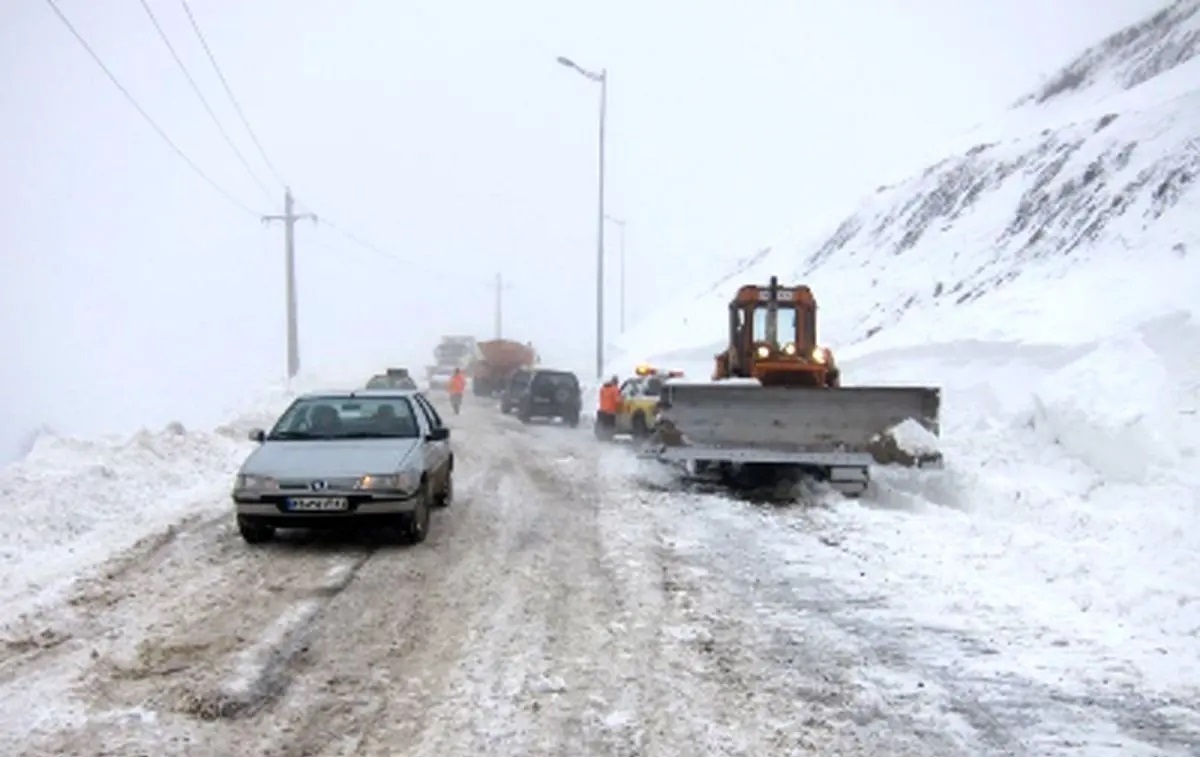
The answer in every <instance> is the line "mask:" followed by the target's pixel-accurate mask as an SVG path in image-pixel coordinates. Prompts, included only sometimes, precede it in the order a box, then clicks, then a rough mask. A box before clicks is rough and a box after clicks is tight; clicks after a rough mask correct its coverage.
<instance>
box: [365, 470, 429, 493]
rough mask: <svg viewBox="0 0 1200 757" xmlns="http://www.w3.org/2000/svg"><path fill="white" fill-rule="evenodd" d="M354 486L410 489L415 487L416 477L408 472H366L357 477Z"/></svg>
mask: <svg viewBox="0 0 1200 757" xmlns="http://www.w3.org/2000/svg"><path fill="white" fill-rule="evenodd" d="M355 488H356V489H366V490H374V489H386V490H394V489H399V490H401V491H411V490H412V489H415V488H417V479H416V477H415V476H413V475H412V474H410V473H388V474H368V475H365V476H363V477H361V478H359V479H358V483H357V484H355Z"/></svg>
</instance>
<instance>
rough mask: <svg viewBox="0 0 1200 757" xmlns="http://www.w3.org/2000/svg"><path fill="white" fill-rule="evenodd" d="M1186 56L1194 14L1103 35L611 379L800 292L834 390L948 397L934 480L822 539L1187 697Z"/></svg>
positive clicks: (1196, 342)
mask: <svg viewBox="0 0 1200 757" xmlns="http://www.w3.org/2000/svg"><path fill="white" fill-rule="evenodd" d="M1197 52H1200V2H1198V1H1197V0H1187V1H1186V2H1178V3H1175V4H1174V5H1172V6H1171V7H1170V8H1168V9H1166V10H1164V11H1162V12H1160V13H1158V14H1156V15H1155V16H1154V17H1153V18H1151V19H1148V20H1146V21H1145V22H1144V23H1141V24H1138V25H1135V26H1133V27H1130V28H1129V29H1126V30H1122V31H1121V32H1118V33H1117V34H1115V35H1113V36H1111V37H1110V38H1108V39H1106V40H1104V41H1103V42H1101V43H1100V44H1098V45H1097V46H1095V47H1093V48H1091V49H1089V50H1087V51H1085V52H1084V53H1083V54H1082V55H1081V56H1079V57H1078V58H1077V59H1076V60H1075V61H1072V62H1071V63H1069V64H1068V65H1067V66H1066V67H1065V68H1064V69H1063V70H1062V71H1061V72H1060V73H1059V74H1058V75H1056V76H1054V77H1051V78H1050V79H1049V80H1048V81H1047V82H1046V83H1044V84H1043V85H1042V86H1040V87H1039V88H1038V89H1037V91H1035V92H1033V93H1031V94H1030V95H1029V96H1028V97H1026V98H1023V99H1022V100H1021V101H1020V102H1019V103H1018V104H1017V105H1016V106H1014V107H1013V108H1012V109H1010V110H1009V111H1008V112H1006V113H1003V114H1001V115H1000V117H998V118H997V120H996V122H995V123H992V124H987V125H985V126H983V127H981V128H979V129H976V130H975V131H974V132H972V133H971V134H970V135H968V138H969V142H967V143H966V144H965V145H964V147H963V149H961V150H959V151H956V152H954V153H953V154H951V155H949V156H948V157H946V158H945V159H944V160H942V161H940V162H938V163H936V164H935V165H932V166H930V167H929V168H928V169H926V170H925V171H923V172H921V173H920V174H919V175H916V176H913V177H911V178H909V179H908V180H906V181H903V182H901V183H899V184H896V185H894V186H889V187H880V188H879V189H878V190H877V191H876V192H875V193H874V194H873V195H872V196H870V197H868V198H866V199H865V200H864V202H863V204H862V206H861V207H860V208H859V209H858V210H857V211H856V212H855V213H854V214H852V215H851V216H849V217H847V218H846V219H844V220H843V221H842V222H841V223H840V224H838V225H837V226H836V228H834V229H833V230H832V233H831V234H830V235H829V237H828V238H827V239H825V240H823V241H822V242H821V243H819V244H816V245H812V246H809V247H806V248H803V249H799V250H786V249H778V248H776V249H773V250H770V251H768V252H767V253H766V254H761V255H760V256H758V257H757V259H755V260H754V261H753V262H752V263H751V264H750V265H741V266H739V270H738V271H736V272H735V275H732V276H731V277H729V278H728V280H725V281H723V282H721V283H720V285H719V286H717V287H716V288H715V289H712V290H711V291H705V292H704V293H703V294H701V295H700V296H699V297H696V296H688V297H684V298H681V299H680V300H678V301H676V302H675V303H673V304H672V305H671V306H669V307H667V308H664V309H663V310H662V311H660V312H658V313H657V314H655V316H653V317H652V318H651V319H649V320H648V321H647V322H646V323H644V324H642V325H640V326H639V328H638V329H636V330H635V331H633V332H631V333H630V334H629V335H628V338H627V339H626V340H625V341H624V342H623V343H622V344H621V348H622V350H623V352H622V354H621V355H620V358H619V359H618V360H616V361H614V363H613V365H612V368H611V372H621V373H627V372H628V371H629V370H630V367H631V366H632V365H633V364H634V363H635V362H640V361H650V362H655V363H658V364H660V365H662V367H665V368H683V369H685V370H687V371H688V372H689V374H690V375H693V376H695V375H700V376H703V375H706V374H707V373H708V372H710V371H711V365H712V355H713V354H714V353H715V352H716V351H717V350H718V349H720V348H721V347H722V345H723V339H724V332H725V328H726V312H727V311H726V303H727V302H728V300H729V298H730V297H731V296H732V294H733V292H734V289H735V288H736V286H737V285H738V284H739V283H742V282H751V281H756V282H765V281H766V280H767V278H768V277H769V276H770V275H771V274H777V275H779V276H780V278H781V280H784V281H793V282H804V283H807V284H809V285H810V286H812V287H813V289H814V292H815V294H816V296H817V300H818V303H819V304H820V327H819V328H820V338H821V340H822V341H823V342H824V343H826V344H830V345H833V346H834V347H835V348H837V349H838V351H839V357H840V360H841V363H842V365H843V380H844V381H846V382H847V383H848V384H854V383H920V384H930V385H940V386H942V387H943V388H944V391H943V432H942V437H943V438H942V447H943V453H944V454H945V456H946V470H945V471H944V472H942V473H939V474H931V473H913V472H888V471H881V472H879V474H878V476H877V480H876V485H877V491H876V493H875V496H874V498H873V501H872V500H868V501H866V502H864V503H862V504H852V503H840V504H839V505H838V506H837V507H836V508H835V509H834V510H833V511H832V512H831V513H829V514H828V516H827V517H828V518H830V519H831V521H830V522H831V524H833V526H834V527H837V528H843V529H847V530H850V531H852V532H853V533H854V534H855V537H854V538H855V539H856V540H857V543H858V544H857V546H856V549H859V548H861V549H860V551H861V553H862V554H868V555H878V558H877V559H878V560H879V561H881V562H882V563H884V564H885V565H886V570H887V571H889V574H890V575H891V578H889V580H895V581H898V580H900V578H899V577H900V576H908V580H910V581H911V582H912V585H911V587H910V588H911V590H912V591H911V592H903V595H904V596H905V597H909V596H910V594H911V597H912V598H923V599H922V600H920V601H922V602H924V603H927V604H928V605H929V610H930V615H931V617H932V616H935V615H937V614H938V613H943V614H945V613H952V611H953V610H954V609H955V608H956V607H957V608H958V610H959V611H960V612H959V614H961V611H962V608H963V607H976V608H978V612H979V613H980V616H981V618H982V619H981V620H980V623H981V624H983V625H985V626H986V625H987V624H988V623H992V624H997V623H998V624H1001V625H1004V626H1010V625H1012V623H1013V622H1014V621H1013V620H1012V618H1011V617H1010V616H1013V615H1014V614H1015V615H1016V616H1019V617H1021V618H1023V619H1024V621H1025V624H1026V627H1027V628H1036V629H1051V630H1047V631H1045V632H1044V633H1043V632H1042V631H1038V632H1037V633H1033V632H1031V633H1033V636H1032V637H1031V640H1030V641H1029V643H1031V644H1036V642H1037V640H1038V639H1042V638H1043V637H1045V638H1049V635H1051V634H1053V633H1066V632H1067V631H1068V630H1069V631H1070V633H1071V634H1072V637H1073V638H1075V639H1081V638H1086V639H1088V640H1089V641H1090V642H1093V643H1094V644H1096V645H1100V647H1102V648H1103V649H1104V650H1106V651H1105V653H1104V659H1106V660H1108V659H1119V660H1123V661H1129V662H1132V663H1133V664H1134V665H1135V666H1136V670H1137V671H1138V675H1140V676H1141V677H1142V678H1141V679H1140V683H1141V684H1142V685H1144V686H1153V685H1156V684H1160V683H1161V684H1166V683H1167V682H1168V681H1172V680H1174V681H1185V682H1186V681H1188V680H1191V681H1193V682H1194V681H1195V680H1200V655H1198V654H1197V652H1196V647H1195V635H1196V633H1197V632H1198V629H1200V596H1198V595H1197V594H1196V592H1195V589H1194V585H1195V579H1194V577H1195V575H1196V574H1197V573H1198V572H1200V530H1198V529H1196V528H1195V527H1194V524H1195V523H1196V522H1197V517H1198V516H1200V465H1198V464H1197V450H1200V416H1197V415H1196V409H1197V405H1200V360H1197V358H1196V356H1197V355H1200V298H1198V297H1197V293H1198V292H1200V226H1198V225H1197V224H1196V219H1197V218H1200V192H1197V190H1196V186H1197V183H1198V181H1200V133H1198V132H1197V125H1198V124H1200V56H1197ZM913 511H919V512H920V513H921V517H913ZM889 593H892V594H896V593H900V592H898V590H897V587H896V586H894V585H893V586H892V587H891V588H890V589H889ZM910 609H911V607H910ZM989 609H990V612H989ZM913 611H915V610H913ZM1074 664H1078V660H1076V661H1075V663H1074ZM1122 664H1123V665H1124V664H1125V663H1122ZM1030 665H1033V663H1030ZM1187 676H1191V678H1190V679H1188V678H1187Z"/></svg>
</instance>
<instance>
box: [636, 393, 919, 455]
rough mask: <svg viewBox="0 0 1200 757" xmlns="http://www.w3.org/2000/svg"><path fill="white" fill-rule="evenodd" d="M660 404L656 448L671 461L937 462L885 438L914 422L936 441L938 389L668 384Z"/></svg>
mask: <svg viewBox="0 0 1200 757" xmlns="http://www.w3.org/2000/svg"><path fill="white" fill-rule="evenodd" d="M662 400H663V402H662V405H661V409H660V424H661V426H660V435H659V441H660V442H661V443H662V444H663V445H664V447H663V450H662V451H663V452H664V453H666V454H665V456H667V457H670V458H674V459H702V460H726V461H731V462H762V463H787V462H793V463H798V464H811V465H855V464H866V463H870V462H876V463H884V464H901V465H911V466H920V467H924V466H926V465H930V466H936V465H939V464H940V461H941V455H940V453H936V454H935V453H931V452H928V451H926V453H922V454H915V455H910V456H906V455H903V454H897V449H896V444H895V439H891V438H890V437H889V436H888V435H889V434H891V433H892V431H893V430H894V429H896V428H897V427H899V426H901V424H904V422H905V421H915V423H916V424H919V426H920V427H921V428H923V429H924V431H920V429H918V431H920V433H922V434H925V435H926V436H928V437H930V438H933V437H936V436H937V434H938V433H939V430H940V417H939V415H940V411H941V390H940V389H939V388H936V387H906V386H856V387H841V388H837V389H817V388H802V387H764V386H761V385H758V384H757V383H753V384H745V383H736V384H735V383H732V382H730V383H725V382H720V381H717V382H711V383H695V384H687V383H673V382H672V383H668V384H667V385H666V386H665V387H664V389H663V395H662ZM905 425H906V426H909V425H911V424H905ZM926 432H927V433H926ZM906 457H907V458H909V459H905V458H906ZM935 458H936V459H935Z"/></svg>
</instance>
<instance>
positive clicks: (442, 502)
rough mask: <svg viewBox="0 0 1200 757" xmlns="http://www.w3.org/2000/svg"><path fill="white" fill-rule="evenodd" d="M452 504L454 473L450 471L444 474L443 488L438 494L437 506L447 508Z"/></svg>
mask: <svg viewBox="0 0 1200 757" xmlns="http://www.w3.org/2000/svg"><path fill="white" fill-rule="evenodd" d="M452 504H454V472H453V471H450V472H449V473H447V474H446V485H445V487H443V488H442V491H441V493H440V494H438V498H437V505H438V507H449V506H450V505H452Z"/></svg>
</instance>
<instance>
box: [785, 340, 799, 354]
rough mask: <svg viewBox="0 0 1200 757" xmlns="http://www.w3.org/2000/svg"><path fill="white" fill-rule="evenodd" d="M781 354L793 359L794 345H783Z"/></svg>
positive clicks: (792, 343) (793, 343)
mask: <svg viewBox="0 0 1200 757" xmlns="http://www.w3.org/2000/svg"><path fill="white" fill-rule="evenodd" d="M783 354H785V355H787V356H788V357H794V356H795V355H796V343H795V342H788V343H787V344H785V345H783Z"/></svg>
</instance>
